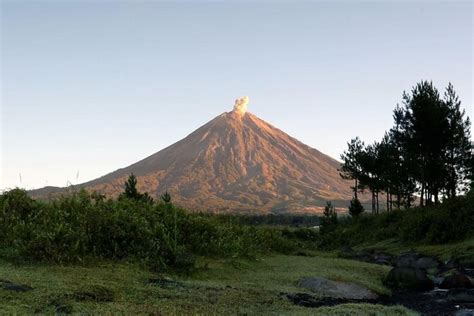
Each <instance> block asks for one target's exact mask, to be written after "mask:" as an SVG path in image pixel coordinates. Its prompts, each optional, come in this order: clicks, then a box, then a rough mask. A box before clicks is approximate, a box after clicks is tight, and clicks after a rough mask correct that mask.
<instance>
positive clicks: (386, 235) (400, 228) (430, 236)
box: [320, 193, 474, 249]
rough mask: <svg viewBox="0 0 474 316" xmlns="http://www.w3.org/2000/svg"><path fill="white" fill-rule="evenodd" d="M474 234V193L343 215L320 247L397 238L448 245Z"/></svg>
mask: <svg viewBox="0 0 474 316" xmlns="http://www.w3.org/2000/svg"><path fill="white" fill-rule="evenodd" d="M468 237H474V193H470V194H468V195H467V196H460V197H456V198H455V199H451V200H448V201H445V202H443V203H442V204H439V205H433V206H431V207H424V208H423V207H417V208H413V209H406V210H395V211H393V212H384V213H381V214H379V215H365V216H364V215H362V216H359V217H358V218H357V219H354V218H350V217H346V218H341V219H340V220H339V223H338V225H337V227H336V228H335V229H334V230H332V231H322V235H321V236H320V246H321V247H322V248H325V249H336V248H339V247H342V246H344V245H352V246H354V245H358V244H362V243H376V242H378V241H380V240H386V239H398V240H401V241H402V242H403V243H404V244H407V245H410V244H445V243H449V242H454V241H459V240H463V239H465V238H468Z"/></svg>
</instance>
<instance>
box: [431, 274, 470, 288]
mask: <svg viewBox="0 0 474 316" xmlns="http://www.w3.org/2000/svg"><path fill="white" fill-rule="evenodd" d="M439 287H440V288H442V289H455V288H466V289H470V288H472V283H471V280H469V278H468V277H467V276H465V275H463V274H459V273H456V274H452V275H450V276H447V277H446V278H444V280H443V282H441V284H440V286H439Z"/></svg>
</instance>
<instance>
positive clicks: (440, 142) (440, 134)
mask: <svg viewBox="0 0 474 316" xmlns="http://www.w3.org/2000/svg"><path fill="white" fill-rule="evenodd" d="M403 105H404V109H403V111H404V121H403V122H402V124H404V127H403V129H404V131H405V133H406V134H405V135H404V137H405V145H406V146H407V147H406V150H407V159H408V161H409V166H410V169H411V170H410V173H411V174H412V175H413V176H414V178H415V179H416V181H417V182H418V183H419V184H420V205H424V204H430V203H432V202H433V199H434V202H435V203H438V201H439V194H440V191H441V189H442V187H443V184H444V182H445V177H446V168H444V159H443V157H444V148H445V146H446V142H447V138H448V133H447V131H448V120H447V114H448V113H447V112H448V111H447V109H446V107H445V106H444V104H443V102H442V100H441V99H440V96H439V92H438V90H437V89H436V88H435V87H434V86H433V83H432V82H428V81H422V82H420V83H418V84H417V85H416V86H415V87H413V89H412V90H411V94H407V93H404V94H403Z"/></svg>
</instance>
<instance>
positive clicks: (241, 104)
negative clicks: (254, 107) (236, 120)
mask: <svg viewBox="0 0 474 316" xmlns="http://www.w3.org/2000/svg"><path fill="white" fill-rule="evenodd" d="M248 103H249V97H247V96H244V97H241V98H238V99H236V100H235V105H234V112H237V113H239V114H240V115H244V114H245V112H247V104H248Z"/></svg>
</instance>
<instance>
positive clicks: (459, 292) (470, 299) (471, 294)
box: [448, 289, 474, 303]
mask: <svg viewBox="0 0 474 316" xmlns="http://www.w3.org/2000/svg"><path fill="white" fill-rule="evenodd" d="M448 300H450V301H451V302H455V303H474V290H473V289H451V290H449V292H448Z"/></svg>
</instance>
